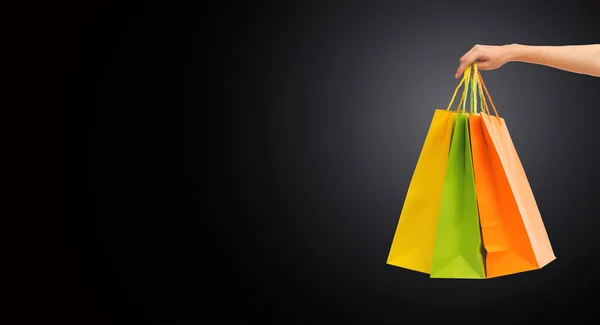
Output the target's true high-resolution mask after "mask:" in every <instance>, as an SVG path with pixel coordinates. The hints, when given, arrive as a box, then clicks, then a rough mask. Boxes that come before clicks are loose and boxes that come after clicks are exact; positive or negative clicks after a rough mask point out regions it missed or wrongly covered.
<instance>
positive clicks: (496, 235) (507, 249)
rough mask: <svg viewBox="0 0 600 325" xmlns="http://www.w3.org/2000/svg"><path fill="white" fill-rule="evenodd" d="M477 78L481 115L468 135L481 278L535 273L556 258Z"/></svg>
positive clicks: (502, 124) (508, 142) (474, 118)
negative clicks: (483, 273) (482, 261)
mask: <svg viewBox="0 0 600 325" xmlns="http://www.w3.org/2000/svg"><path fill="white" fill-rule="evenodd" d="M475 69H476V67H475ZM477 76H478V77H477V80H478V82H479V85H478V88H479V93H480V95H481V99H482V100H481V102H482V105H483V108H484V111H485V112H482V113H480V114H478V115H470V116H469V127H470V128H469V130H470V137H471V146H472V155H473V168H474V174H475V187H476V193H477V204H478V207H479V218H480V223H481V231H482V236H483V244H484V247H485V250H486V256H485V261H486V274H487V277H488V278H493V277H498V276H503V275H508V274H514V273H519V272H525V271H530V270H535V269H540V268H542V267H544V266H545V265H547V264H548V263H550V262H551V261H553V260H554V259H556V257H555V256H554V252H553V250H552V246H551V244H550V240H549V238H548V234H547V232H546V229H545V227H544V223H543V221H542V217H541V215H540V211H539V209H538V207H537V204H536V202H535V198H534V196H533V192H532V190H531V187H530V185H529V181H528V180H527V176H526V175H525V171H524V169H523V165H522V164H521V161H520V159H519V156H518V154H517V151H516V149H515V146H514V144H513V142H512V139H511V137H510V134H509V132H508V128H507V127H506V123H505V121H504V119H503V118H501V117H499V116H498V112H497V111H496V108H495V106H494V103H493V102H492V98H491V97H490V94H489V92H488V90H487V88H486V87H485V84H484V83H483V79H482V78H481V73H479V71H477ZM482 86H483V90H485V93H486V94H487V97H488V98H489V101H490V104H491V106H492V108H493V110H494V113H495V116H493V115H491V114H490V113H489V109H488V106H487V102H486V101H485V97H484V95H483V91H482Z"/></svg>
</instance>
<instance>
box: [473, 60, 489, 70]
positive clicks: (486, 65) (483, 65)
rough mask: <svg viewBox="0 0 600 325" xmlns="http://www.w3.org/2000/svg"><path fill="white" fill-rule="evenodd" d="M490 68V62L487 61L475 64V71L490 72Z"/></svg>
mask: <svg viewBox="0 0 600 325" xmlns="http://www.w3.org/2000/svg"><path fill="white" fill-rule="evenodd" d="M491 68H492V67H491V62H489V61H485V60H484V61H479V62H477V69H479V70H490V69H491Z"/></svg>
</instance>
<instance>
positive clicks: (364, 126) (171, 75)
mask: <svg viewBox="0 0 600 325" xmlns="http://www.w3.org/2000/svg"><path fill="white" fill-rule="evenodd" d="M15 10H18V14H19V15H18V16H19V17H22V18H19V19H17V20H16V21H15V23H14V24H12V25H11V27H10V28H9V29H7V40H10V41H11V43H10V44H11V45H10V46H8V45H7V46H6V49H5V52H6V53H9V54H12V55H13V56H14V59H11V60H7V61H6V62H5V64H6V68H7V69H6V70H9V68H10V71H11V72H12V71H13V70H14V71H15V72H16V73H15V74H14V76H13V75H12V74H11V75H10V77H8V74H6V75H5V76H6V80H8V81H9V83H10V85H9V86H8V87H7V88H6V89H5V91H7V97H5V98H6V99H7V102H8V99H15V101H14V103H15V104H10V105H9V104H6V105H5V106H4V113H5V118H4V119H3V122H4V123H3V125H4V128H3V131H4V132H5V137H4V141H3V143H4V154H5V157H4V158H5V159H4V160H5V162H8V165H9V167H6V169H5V176H7V177H6V178H5V179H6V180H7V181H6V182H5V186H6V188H7V190H8V191H7V192H8V193H9V194H8V195H7V196H6V197H5V201H6V205H5V208H6V209H5V213H4V214H3V218H2V219H3V226H2V227H1V228H2V236H1V238H2V247H3V254H2V257H3V258H2V262H3V263H2V269H3V274H4V277H3V278H4V285H3V286H2V288H1V290H0V292H1V294H0V295H1V296H2V298H3V301H2V307H1V308H2V309H1V313H0V317H1V318H2V319H3V320H4V323H6V324H12V323H15V324H33V323H36V324H123V323H126V324H226V323H227V324H232V323H236V324H251V323H255V324H265V323H277V324H316V323H337V322H340V323H341V322H343V323H346V324H349V323H353V324H354V323H357V324H379V323H406V324H414V323H426V324H427V323H434V322H442V321H444V322H446V321H447V322H453V321H462V322H465V323H474V324H490V323H493V324H495V323H500V324H503V323H511V324H520V323H524V324H530V323H537V321H539V322H542V321H543V322H549V321H556V320H557V319H559V318H561V319H564V321H563V322H568V323H578V321H577V320H579V319H583V318H588V319H594V318H595V320H597V313H596V312H595V310H594V308H595V306H596V301H597V290H598V283H599V282H598V280H597V272H596V270H597V267H596V265H597V259H598V255H597V249H596V247H597V245H598V244H597V240H596V239H597V236H596V234H597V232H598V229H599V225H600V223H599V221H598V220H599V218H598V208H597V204H596V201H597V197H598V191H597V185H596V184H597V183H598V181H599V180H600V179H599V177H598V176H599V175H598V173H599V172H598V166H599V163H600V159H599V158H598V154H597V152H598V148H597V147H598V142H597V132H596V131H597V121H599V120H600V113H599V112H598V109H597V105H598V103H600V92H599V91H598V90H599V89H600V88H599V87H600V79H598V78H593V77H590V76H584V75H576V74H570V73H567V72H563V71H559V70H553V69H550V68H546V67H541V66H534V65H526V64H521V63H509V64H507V65H505V66H504V67H502V68H501V69H499V70H496V71H493V72H483V76H484V79H485V80H486V84H487V86H488V88H489V90H490V92H491V94H492V96H493V98H494V102H495V104H496V106H497V107H498V110H499V112H500V114H501V115H503V117H504V118H505V119H506V121H507V123H508V127H509V130H510V131H511V135H512V137H513V140H514V141H515V145H516V147H517V150H518V151H519V155H520V158H521V160H522V162H523V164H524V166H525V169H526V171H527V175H528V177H529V180H530V183H531V186H532V188H533V190H534V193H535V194H536V199H537V201H538V205H539V207H540V210H541V212H542V215H543V218H544V221H545V224H546V227H547V230H548V233H549V235H550V239H551V241H552V244H553V247H554V251H555V253H556V255H557V260H556V261H554V262H552V263H551V264H550V265H548V266H547V267H545V268H544V269H542V270H539V271H534V272H528V273H523V274H519V275H514V276H508V277H503V278H498V279H493V280H488V281H461V280H432V279H429V278H428V277H427V276H426V275H424V274H419V273H415V272H412V271H408V270H403V269H400V268H396V267H392V266H389V265H386V264H385V261H386V258H387V253H388V250H389V246H390V244H391V240H392V237H393V233H394V230H395V227H396V224H397V221H398V215H399V213H400V210H401V207H402V203H403V199H404V195H405V194H406V190H407V188H408V184H409V182H410V177H411V175H412V171H413V169H414V166H415V164H416V160H417V158H418V154H419V151H420V148H421V146H422V144H423V141H424V139H425V135H426V132H427V128H428V126H429V123H430V121H431V117H432V115H433V110H434V109H435V108H445V106H446V105H447V101H448V100H449V98H450V96H451V93H452V91H453V90H454V87H455V86H456V84H457V80H455V79H454V78H453V75H454V72H455V69H456V67H457V66H458V59H459V58H460V57H461V56H462V54H463V53H464V52H466V51H467V50H469V49H470V48H471V46H473V45H474V44H476V43H479V44H498V45H501V44H510V43H521V44H528V45H569V44H590V43H600V36H599V34H598V30H600V19H598V12H599V11H598V7H597V6H593V5H592V2H591V1H589V2H581V1H580V2H577V1H571V2H566V1H560V2H559V1H556V2H545V3H544V4H541V2H540V4H535V3H534V2H531V3H527V2H524V1H519V2H506V1H502V2H482V1H478V2H472V3H466V2H460V3H459V2H454V1H452V2H442V1H437V2H433V1H418V2H401V1H369V2H367V1H363V2H358V1H344V2H334V1H331V2H324V1H273V2H266V1H257V2H228V1H223V2H219V5H209V4H204V5H197V6H193V5H192V4H191V3H189V4H184V3H183V2H179V3H178V5H174V4H169V5H167V2H163V3H150V2H146V3H141V2H140V3H133V2H130V3H128V4H122V3H120V2H116V1H115V2H110V1H104V2H95V3H94V2H86V4H77V3H62V4H55V3H53V4H51V5H50V4H35V5H31V6H29V7H26V8H20V9H15ZM21 14H22V15H21ZM15 16H17V15H15ZM12 41H14V46H13V43H12ZM7 44H8V43H7Z"/></svg>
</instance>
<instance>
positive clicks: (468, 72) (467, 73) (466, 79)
mask: <svg viewBox="0 0 600 325" xmlns="http://www.w3.org/2000/svg"><path fill="white" fill-rule="evenodd" d="M470 79H471V66H468V67H467V69H466V70H465V72H464V73H463V77H462V79H461V80H460V82H459V83H458V86H456V89H454V94H453V95H452V99H450V103H449V104H448V108H446V110H447V111H449V110H450V107H452V104H453V103H454V99H455V98H456V94H457V93H458V90H459V89H460V86H462V85H463V84H464V85H465V87H464V89H463V93H462V96H461V97H460V101H459V102H458V107H457V111H459V110H460V107H461V103H463V111H464V101H465V99H466V98H465V97H466V90H467V88H468V84H469V81H470Z"/></svg>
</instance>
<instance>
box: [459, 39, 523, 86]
mask: <svg viewBox="0 0 600 325" xmlns="http://www.w3.org/2000/svg"><path fill="white" fill-rule="evenodd" d="M512 46H513V45H503V46H493V45H475V46H473V48H472V49H471V50H470V51H469V52H467V53H465V55H463V57H462V58H460V66H459V67H458V69H457V70H456V75H455V76H454V78H458V77H460V76H461V75H462V74H463V72H464V71H465V69H467V67H468V66H469V65H471V64H472V63H473V62H475V61H477V60H479V61H478V62H477V68H478V69H479V70H494V69H498V68H500V67H501V66H502V65H503V64H505V63H506V62H508V61H509V60H510V53H511V49H512Z"/></svg>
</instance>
